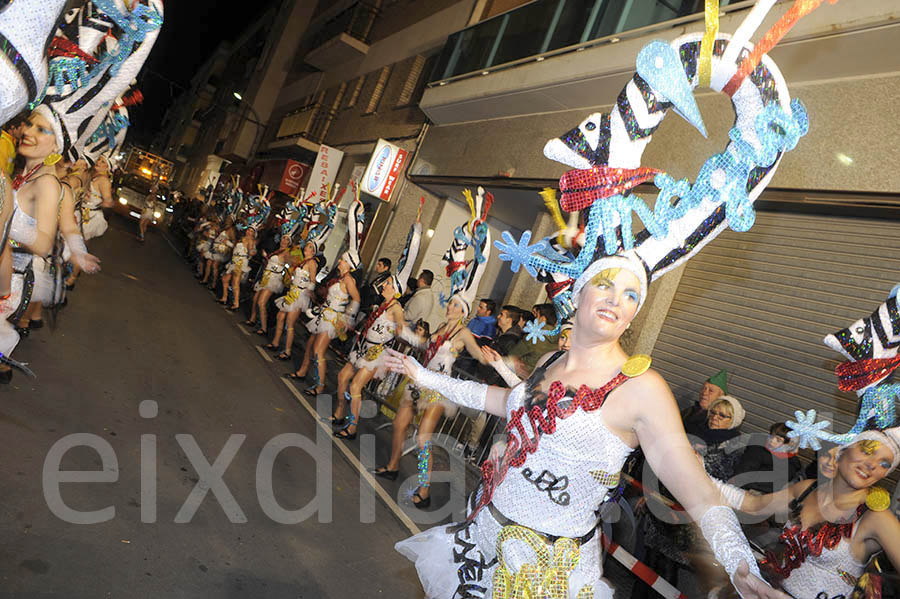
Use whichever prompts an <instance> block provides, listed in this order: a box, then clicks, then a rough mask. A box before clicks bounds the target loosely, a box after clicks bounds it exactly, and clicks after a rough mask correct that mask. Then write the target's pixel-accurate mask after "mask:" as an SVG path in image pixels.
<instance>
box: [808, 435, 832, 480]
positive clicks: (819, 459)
mask: <svg viewBox="0 0 900 599" xmlns="http://www.w3.org/2000/svg"><path fill="white" fill-rule="evenodd" d="M821 443H822V448H821V449H820V450H819V452H818V453H817V454H816V459H815V460H813V461H812V462H810V463H809V464H807V465H806V469H805V470H804V471H803V478H820V477H821V478H826V479H832V478H834V474H835V472H836V469H837V452H838V449H840V447H839V446H838V445H835V444H834V443H830V442H828V441H822V442H821Z"/></svg>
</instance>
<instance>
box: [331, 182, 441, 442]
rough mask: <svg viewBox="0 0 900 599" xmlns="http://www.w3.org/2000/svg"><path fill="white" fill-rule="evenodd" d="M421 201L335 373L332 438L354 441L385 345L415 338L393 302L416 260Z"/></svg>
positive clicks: (381, 371) (379, 371)
mask: <svg viewBox="0 0 900 599" xmlns="http://www.w3.org/2000/svg"><path fill="white" fill-rule="evenodd" d="M423 202H424V198H422V200H420V202H419V212H418V214H417V216H416V221H415V222H414V223H413V225H412V227H410V230H409V234H408V235H407V236H406V245H405V246H404V248H403V253H402V254H401V256H400V260H399V262H398V263H397V269H398V271H397V274H396V275H393V274H390V273H389V272H388V273H386V274H388V276H387V278H385V279H384V280H383V281H382V282H381V283H380V285H379V287H378V292H379V293H380V294H381V297H382V302H381V304H379V306H378V307H377V308H376V309H375V310H373V311H372V313H371V314H369V316H368V317H367V318H366V320H365V321H364V322H363V323H362V325H361V326H360V328H359V331H358V334H357V337H356V341H355V342H354V345H353V349H352V350H351V351H350V355H349V356H348V357H347V364H345V365H344V367H343V368H342V369H341V371H340V372H339V373H338V389H337V397H338V402H337V408H336V410H335V412H334V414H332V416H331V422H332V424H334V425H335V426H341V427H342V428H341V430H339V431H336V432H335V436H337V437H341V438H342V439H354V438H356V427H357V424H358V422H359V411H360V408H361V406H362V390H363V387H365V386H366V384H367V383H368V382H369V381H370V380H372V377H378V378H381V377H382V376H383V374H384V366H383V358H382V356H383V353H384V349H385V347H386V346H387V344H388V343H390V342H391V341H392V340H393V339H394V336H395V335H401V336H403V337H405V338H410V337H414V336H415V334H414V333H413V332H412V331H410V330H409V329H408V328H407V327H406V319H405V318H404V313H403V307H402V306H401V305H400V303H399V302H398V301H397V300H398V299H399V298H400V296H401V295H403V292H404V291H406V281H407V280H409V276H410V274H412V269H413V265H414V264H415V262H416V257H417V256H418V255H419V244H420V243H421V240H422V224H421V223H420V222H419V219H420V218H421V215H422V204H423ZM348 386H349V388H350V390H349V393H348V392H347V387H348ZM345 397H346V398H347V399H348V400H349V401H350V415H349V417H347V418H345V417H344V410H345V405H344V402H343V401H342V399H343V398H345Z"/></svg>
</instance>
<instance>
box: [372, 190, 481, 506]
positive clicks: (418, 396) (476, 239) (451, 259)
mask: <svg viewBox="0 0 900 599" xmlns="http://www.w3.org/2000/svg"><path fill="white" fill-rule="evenodd" d="M463 195H464V196H465V198H466V202H467V203H468V206H469V210H470V213H471V215H470V217H469V220H468V221H467V222H465V223H463V224H462V225H460V226H459V227H457V228H456V230H455V231H454V232H453V241H452V242H451V245H450V248H449V249H448V250H447V252H446V253H445V254H444V256H443V263H444V264H445V265H446V268H447V274H448V276H449V277H450V299H449V300H448V301H447V320H446V321H445V322H444V323H443V324H441V325H440V326H439V327H438V328H437V329H436V330H435V331H434V333H433V334H432V335H431V336H430V338H429V339H428V342H427V344H424V343H417V340H416V339H411V338H406V337H404V340H406V341H409V342H410V343H411V344H413V345H414V346H417V347H419V348H425V357H424V359H423V360H422V361H423V363H424V364H425V368H426V369H428V370H429V371H432V372H439V373H442V374H446V375H449V374H450V371H451V369H452V368H453V362H455V361H456V358H457V357H458V356H459V354H460V352H462V350H463V349H466V350H468V352H469V354H470V355H471V356H472V357H474V358H476V359H477V360H478V361H480V362H481V363H482V364H485V363H487V360H486V359H485V357H484V355H483V354H482V352H481V348H480V347H479V346H478V342H476V341H475V337H474V336H473V335H472V332H471V331H470V330H469V329H468V328H467V327H466V319H467V318H469V316H471V313H472V302H473V301H474V300H475V296H476V294H477V292H478V284H479V283H480V282H481V277H482V276H483V275H484V270H485V268H486V267H487V261H488V258H489V257H490V243H491V234H490V230H489V229H488V226H487V222H486V220H487V213H488V210H489V209H490V206H491V203H492V202H493V196H492V195H491V194H485V193H484V189H482V188H481V187H479V188H478V192H477V195H476V196H475V197H474V198H473V197H472V193H471V192H470V191H469V190H468V189H467V190H465V191H464V192H463ZM470 246H471V247H472V248H473V249H474V256H473V258H472V259H471V260H469V261H466V250H467V248H468V247H470ZM409 382H410V383H412V384H406V388H405V389H404V391H403V397H402V399H401V400H400V406H399V407H398V409H397V416H396V417H395V418H394V424H393V427H394V431H393V437H392V442H391V458H390V460H389V461H388V463H387V465H385V466H383V467H381V468H377V469H375V471H374V473H375V474H376V475H378V476H381V477H384V478H388V479H391V480H393V479H396V478H397V475H398V473H399V467H400V458H401V456H402V453H403V441H404V440H405V439H406V429H407V427H408V426H409V424H410V423H411V422H412V420H413V417H414V416H415V413H416V412H418V413H419V414H421V415H422V419H421V420H420V421H419V428H418V430H417V431H416V442H417V444H418V447H419V454H418V460H419V463H418V468H419V481H418V482H419V486H418V488H417V489H416V490H415V491H414V493H413V498H412V501H413V505H414V506H416V507H417V508H420V509H424V508H426V507H428V506H429V505H430V504H431V462H432V460H431V450H432V443H431V437H432V435H433V434H434V431H435V430H436V429H437V426H438V424H439V423H440V420H441V418H442V417H443V416H445V415H446V416H447V417H448V418H452V417H453V416H454V415H455V414H456V411H457V406H456V404H454V403H452V402H450V401H447V399H446V398H445V397H443V396H442V395H441V393H439V392H436V391H435V390H432V389H430V388H427V387H416V386H414V383H415V379H409ZM401 384H404V383H401Z"/></svg>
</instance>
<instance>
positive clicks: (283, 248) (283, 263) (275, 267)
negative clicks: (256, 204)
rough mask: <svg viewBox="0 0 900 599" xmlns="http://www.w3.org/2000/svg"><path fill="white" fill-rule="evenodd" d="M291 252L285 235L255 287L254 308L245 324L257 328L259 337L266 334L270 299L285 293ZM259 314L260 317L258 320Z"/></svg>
mask: <svg viewBox="0 0 900 599" xmlns="http://www.w3.org/2000/svg"><path fill="white" fill-rule="evenodd" d="M290 250H291V238H290V237H288V236H287V235H284V236H282V238H281V240H280V241H279V244H278V250H277V251H275V252H274V253H273V254H272V255H271V256H269V258H268V260H266V266H265V267H264V268H263V272H262V276H261V277H260V279H259V281H258V282H257V283H256V284H255V285H253V291H254V294H253V307H252V308H251V309H250V318H248V319H247V320H246V321H244V324H245V325H247V326H255V327H256V334H257V335H265V334H266V327H267V326H268V316H269V315H268V308H269V298H271V297H272V296H273V295H279V294H281V292H282V291H284V280H283V277H284V273H285V270H286V268H287V261H288V258H289V257H290ZM257 314H258V315H259V317H258V319H257Z"/></svg>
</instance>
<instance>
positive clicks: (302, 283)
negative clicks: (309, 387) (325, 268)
mask: <svg viewBox="0 0 900 599" xmlns="http://www.w3.org/2000/svg"><path fill="white" fill-rule="evenodd" d="M316 249H317V248H316V242H315V241H313V240H307V241H306V242H305V243H304V244H303V259H302V260H301V261H300V262H299V263H295V262H294V261H293V260H292V261H291V262H290V264H291V266H293V271H290V272H292V274H291V284H290V288H289V289H288V292H287V293H286V294H284V295H283V296H281V297H279V298H278V299H276V300H275V307H276V308H278V315H277V316H276V318H275V337H274V338H273V339H272V342H271V343H268V344H266V345H265V346H264V347H266V348H267V349H272V350H278V349H280V348H281V334H282V332H283V331H284V330H285V329H287V333H286V334H285V336H284V350H283V351H282V352H281V353H279V354H278V356H277V357H278V359H279V360H282V361H286V360H290V359H291V348H292V347H293V346H294V325H295V324H296V323H297V319H298V318H299V317H300V313H301V312H305V311H306V310H307V309H308V308H309V304H310V302H311V301H312V292H313V289H314V288H315V286H316V274H317V273H318V272H319V262H318V260H317V256H316ZM260 330H262V331H263V333H262V334H265V330H264V329H263V328H262V325H260Z"/></svg>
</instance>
